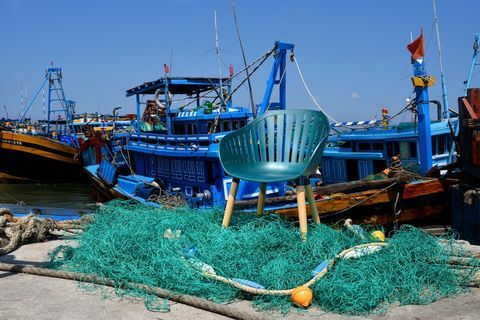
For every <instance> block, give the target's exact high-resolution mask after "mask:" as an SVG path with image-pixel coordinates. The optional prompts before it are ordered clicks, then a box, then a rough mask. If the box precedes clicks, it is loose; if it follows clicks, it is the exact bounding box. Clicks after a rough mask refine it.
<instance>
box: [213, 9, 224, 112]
mask: <svg viewBox="0 0 480 320" xmlns="http://www.w3.org/2000/svg"><path fill="white" fill-rule="evenodd" d="M213 15H214V20H215V51H216V52H217V63H218V80H219V83H220V90H219V92H220V94H219V96H218V97H219V98H220V100H221V101H222V105H223V104H224V101H223V84H222V65H221V64H220V62H221V60H220V48H219V45H218V28H217V10H215V11H213ZM221 110H222V109H221V108H220V111H221Z"/></svg>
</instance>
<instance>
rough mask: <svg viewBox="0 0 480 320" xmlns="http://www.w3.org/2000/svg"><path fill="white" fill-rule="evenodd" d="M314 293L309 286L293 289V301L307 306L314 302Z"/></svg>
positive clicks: (301, 305) (298, 304)
mask: <svg viewBox="0 0 480 320" xmlns="http://www.w3.org/2000/svg"><path fill="white" fill-rule="evenodd" d="M312 301H313V293H312V290H311V289H310V288H309V287H306V286H300V287H296V288H295V289H293V291H292V302H293V303H294V304H296V305H297V306H300V307H304V308H307V307H309V306H310V305H311V304H312Z"/></svg>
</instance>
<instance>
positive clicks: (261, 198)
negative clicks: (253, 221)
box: [257, 182, 267, 216]
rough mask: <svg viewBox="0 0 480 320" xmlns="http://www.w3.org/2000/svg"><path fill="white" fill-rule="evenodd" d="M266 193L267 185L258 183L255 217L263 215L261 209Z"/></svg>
mask: <svg viewBox="0 0 480 320" xmlns="http://www.w3.org/2000/svg"><path fill="white" fill-rule="evenodd" d="M266 192H267V184H266V183H265V182H262V183H260V188H259V192H258V204H257V216H261V215H262V214H263V207H264V206H265V194H266Z"/></svg>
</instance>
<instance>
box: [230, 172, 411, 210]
mask: <svg viewBox="0 0 480 320" xmlns="http://www.w3.org/2000/svg"><path fill="white" fill-rule="evenodd" d="M405 180H406V178H405V177H398V178H391V179H385V180H375V181H367V180H358V181H351V182H344V183H337V184H332V185H328V186H321V187H313V188H312V189H313V192H314V193H316V194H321V195H330V194H334V193H346V192H353V191H360V190H361V189H381V188H384V187H386V186H389V185H391V184H392V183H394V182H399V183H403V182H405ZM296 200H297V196H296V195H291V196H283V197H268V198H266V199H265V204H266V205H275V204H280V203H289V202H295V201H296ZM235 205H236V206H237V207H253V206H256V205H257V199H252V200H241V201H237V202H236V203H235Z"/></svg>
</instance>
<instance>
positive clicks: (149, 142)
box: [85, 42, 452, 213]
mask: <svg viewBox="0 0 480 320" xmlns="http://www.w3.org/2000/svg"><path fill="white" fill-rule="evenodd" d="M270 52H271V53H272V52H273V53H274V58H275V60H274V63H273V67H272V70H271V73H270V77H269V79H268V81H267V88H266V90H265V95H264V99H263V101H262V103H261V104H260V105H258V106H257V107H256V108H255V109H254V110H249V109H247V108H245V107H233V106H232V101H231V96H232V93H234V92H235V90H236V89H233V90H232V84H231V83H232V82H231V78H232V77H228V78H188V77H187V78H172V77H169V76H168V75H167V73H166V74H165V76H164V77H162V78H160V79H158V80H155V81H151V82H145V83H143V84H141V85H139V86H136V87H134V88H131V89H129V90H127V96H135V97H136V108H137V116H138V119H140V121H139V122H137V126H136V130H135V132H134V133H133V134H132V135H131V136H130V137H129V139H128V142H127V144H126V145H124V146H123V147H118V146H117V148H116V151H114V152H112V153H113V158H112V159H123V160H124V163H125V164H126V167H123V168H122V167H121V166H118V165H115V161H112V159H109V160H104V161H102V163H101V164H98V165H92V166H87V167H86V168H85V169H86V171H87V173H88V174H89V176H90V177H91V179H92V181H93V185H94V188H95V190H96V192H97V196H98V197H99V198H101V199H102V198H103V199H111V198H125V199H135V200H137V201H138V202H141V203H145V204H148V205H153V206H160V205H174V204H178V203H180V202H183V203H185V202H186V203H188V204H189V205H190V206H192V207H199V206H210V205H223V204H224V203H225V202H226V200H227V198H228V193H229V190H230V187H231V185H232V177H230V176H228V175H227V174H226V173H225V171H224V170H223V168H222V166H221V163H220V159H219V152H218V146H219V142H220V140H221V139H222V138H223V137H224V136H225V135H226V134H228V133H229V132H231V131H235V130H237V129H240V128H242V127H244V126H245V125H247V124H248V123H249V121H250V120H251V119H253V118H255V116H257V115H261V114H264V113H265V112H266V111H267V110H273V109H279V110H285V107H286V105H285V97H286V84H285V78H286V77H285V71H286V64H287V55H288V53H289V52H290V57H291V60H292V61H294V57H293V45H290V44H285V43H280V42H277V43H276V44H275V47H274V49H273V50H271V51H270ZM414 70H415V76H414V77H413V80H414V85H415V83H416V84H417V85H415V91H416V93H417V97H416V99H415V102H412V103H411V109H412V110H415V112H416V113H417V114H418V115H419V122H418V123H417V124H414V123H412V124H408V125H406V124H399V125H397V126H390V125H387V124H386V122H385V121H372V122H370V123H365V122H360V123H357V124H360V125H365V124H367V125H368V128H365V129H364V130H353V131H348V130H343V131H339V132H338V134H333V135H331V136H330V138H329V142H328V143H329V146H328V147H327V148H326V149H325V153H324V160H322V162H321V163H319V166H320V167H321V171H322V174H323V176H322V179H323V181H324V182H325V183H336V182H339V181H352V180H357V179H360V178H362V177H365V176H367V175H369V174H371V173H377V172H380V171H382V170H384V169H386V168H388V167H389V165H390V157H391V156H394V155H397V154H398V155H400V159H401V162H402V165H403V166H404V167H407V166H408V164H410V163H414V164H416V165H422V163H423V164H424V166H425V167H426V166H430V167H431V164H432V163H433V159H434V157H432V153H431V151H430V156H429V159H430V160H429V161H426V160H425V157H426V155H428V154H429V153H428V151H427V152H425V151H424V150H425V146H426V147H427V148H428V145H429V144H428V143H426V141H427V140H428V141H430V145H431V141H432V136H433V137H434V139H436V140H434V141H440V138H439V137H442V138H443V139H444V140H443V144H444V145H445V146H446V145H447V144H448V143H449V140H448V137H447V135H448V133H449V131H448V127H447V124H446V123H447V122H446V121H445V120H444V119H440V120H439V121H438V122H434V123H432V124H431V123H430V119H429V115H427V113H428V102H425V101H429V100H428V85H431V84H432V83H433V81H432V80H433V79H432V78H431V77H429V76H427V75H426V72H425V67H424V63H423V60H419V61H415V64H414ZM275 86H278V88H279V96H278V102H272V101H271V100H272V99H271V97H272V91H273V88H274V87H275ZM209 94H210V95H211V96H210V97H209V98H208V99H207V96H208V95H209ZM143 95H150V97H152V98H150V99H148V100H146V101H141V97H142V96H143ZM179 96H180V98H178V97H179ZM159 97H162V98H163V99H161V100H160V99H159ZM180 101H182V104H181V105H180V106H179V107H176V108H175V107H174V105H175V103H177V104H178V102H180ZM142 104H143V105H144V106H145V108H144V111H143V113H141V109H142ZM192 105H193V106H192ZM189 106H191V107H190V109H189V110H187V109H186V108H187V107H189ZM450 121H452V120H451V119H450ZM346 126H348V124H340V123H335V124H333V125H332V128H333V129H334V130H335V129H336V128H338V127H341V128H343V129H345V128H346ZM441 143H442V142H435V146H436V148H440V147H441V145H440V146H438V145H439V144H441ZM349 144H350V145H349ZM405 148H407V151H408V152H409V153H408V156H405V152H406V151H405ZM445 148H446V147H445ZM440 149H441V148H440ZM415 152H416V153H415ZM427 158H428V157H427ZM442 159H443V156H442ZM440 160H441V158H440V157H438V158H436V159H435V161H436V162H435V163H440V162H441V161H440ZM360 166H361V168H360ZM355 167H356V168H357V169H355ZM430 167H429V168H430ZM352 168H353V169H352ZM365 168H366V169H365ZM421 168H423V167H421ZM340 169H343V170H347V169H349V170H356V175H353V174H352V173H351V172H350V173H348V171H347V173H345V171H344V173H339V172H340ZM367 169H368V170H367ZM362 170H363V171H362ZM422 173H424V172H423V171H422ZM329 179H330V180H329ZM311 181H312V182H314V183H315V182H321V179H320V178H317V179H316V180H315V179H311ZM382 183H383V182H382ZM387 183H390V184H391V183H392V181H386V182H385V185H387ZM429 183H430V184H429V187H426V188H423V189H424V190H427V191H428V192H427V193H431V192H435V193H437V194H441V195H443V194H444V192H445V191H446V189H445V188H444V186H443V185H442V184H441V183H437V182H434V183H432V182H429ZM394 184H395V183H394ZM369 186H370V185H369ZM375 186H379V184H378V185H377V184H375ZM382 186H383V185H382ZM342 188H343V187H340V188H339V190H340V189H342ZM330 189H331V188H330ZM330 189H329V191H332V190H334V189H335V188H334V189H331V190H330ZM344 189H345V188H344ZM347 189H348V187H347ZM414 189H415V190H414ZM419 189H422V185H421V183H418V184H417V185H416V186H414V187H412V188H410V190H414V191H411V192H410V191H408V192H406V197H409V198H408V199H415V197H416V192H417V191H416V190H419ZM335 190H336V189H335ZM342 190H343V189H342ZM317 191H318V190H317ZM318 192H321V191H318ZM399 192H400V191H399ZM373 193H375V192H373ZM427 193H425V192H424V193H421V194H420V196H428V194H427ZM266 194H267V197H268V198H267V201H266V207H265V210H272V209H275V210H277V211H279V212H281V211H282V210H283V211H284V212H288V211H289V210H291V209H292V208H294V207H296V205H295V203H292V201H290V200H292V199H295V197H296V196H295V191H294V186H293V185H289V184H287V183H285V182H276V183H269V184H268V185H267V187H266ZM376 194H380V193H376ZM398 194H399V193H388V194H387V192H386V191H385V196H384V197H383V198H382V197H378V198H379V199H381V200H379V201H381V202H382V204H383V205H390V204H392V203H394V202H395V197H396V196H397V197H398ZM258 195H259V184H258V183H253V182H246V181H241V182H240V184H239V186H238V192H237V195H236V199H237V202H236V205H239V206H242V205H243V204H247V205H248V204H250V205H251V204H253V203H254V202H256V198H257V196H258ZM369 196H370V194H369ZM369 196H367V197H369ZM272 199H273V200H272ZM324 200H325V199H320V200H319V201H318V202H317V207H318V206H323V205H325V204H326V202H325V201H324ZM366 200H368V199H366ZM397 201H398V199H397ZM409 201H410V200H409ZM348 203H349V204H348V205H351V203H350V202H348ZM366 203H370V204H371V203H372V201H370V202H366ZM375 203H376V202H375ZM342 205H344V204H342ZM327 206H328V205H327ZM332 208H333V207H332ZM342 208H343V207H342ZM337 209H338V208H337ZM337 211H338V210H337ZM319 212H321V213H323V212H325V211H322V210H319Z"/></svg>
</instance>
